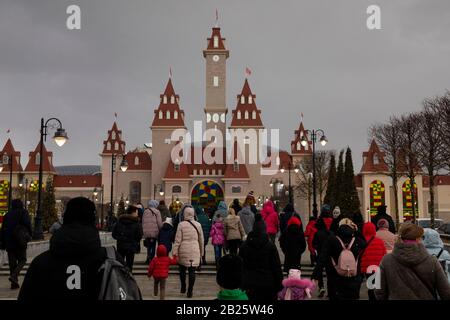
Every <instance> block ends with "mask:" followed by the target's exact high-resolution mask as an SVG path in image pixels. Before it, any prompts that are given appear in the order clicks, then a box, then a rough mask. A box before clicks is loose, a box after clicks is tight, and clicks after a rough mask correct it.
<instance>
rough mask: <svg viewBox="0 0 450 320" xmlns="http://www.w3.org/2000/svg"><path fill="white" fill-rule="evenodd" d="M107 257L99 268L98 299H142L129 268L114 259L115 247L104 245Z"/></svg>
mask: <svg viewBox="0 0 450 320" xmlns="http://www.w3.org/2000/svg"><path fill="white" fill-rule="evenodd" d="M105 249H106V254H107V258H106V259H105V262H103V264H102V266H101V267H100V269H99V272H103V278H102V284H101V287H100V293H99V296H98V299H99V300H142V294H141V291H140V290H139V287H138V285H137V283H136V280H135V279H134V277H133V275H132V273H131V271H130V270H128V268H127V267H125V266H124V265H123V264H122V263H121V262H120V261H118V260H117V259H116V256H117V254H116V249H115V248H114V247H105Z"/></svg>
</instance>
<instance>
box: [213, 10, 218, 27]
mask: <svg viewBox="0 0 450 320" xmlns="http://www.w3.org/2000/svg"><path fill="white" fill-rule="evenodd" d="M214 27H215V28H218V27H219V10H217V9H216V24H215V25H214Z"/></svg>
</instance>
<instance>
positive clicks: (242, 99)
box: [241, 95, 245, 104]
mask: <svg viewBox="0 0 450 320" xmlns="http://www.w3.org/2000/svg"><path fill="white" fill-rule="evenodd" d="M244 103H245V97H244V95H242V96H241V104H244Z"/></svg>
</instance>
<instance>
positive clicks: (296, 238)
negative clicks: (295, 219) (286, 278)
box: [280, 223, 306, 272]
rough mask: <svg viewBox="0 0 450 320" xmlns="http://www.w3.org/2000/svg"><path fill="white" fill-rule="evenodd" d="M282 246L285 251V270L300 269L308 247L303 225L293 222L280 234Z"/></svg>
mask: <svg viewBox="0 0 450 320" xmlns="http://www.w3.org/2000/svg"><path fill="white" fill-rule="evenodd" d="M280 247H281V250H282V251H283V253H284V267H283V270H284V272H289V269H300V262H301V259H302V254H303V252H305V249H306V241H305V235H304V234H303V229H302V228H301V225H299V224H295V223H292V224H290V225H289V226H288V227H287V228H286V230H285V231H284V232H283V233H282V234H281V236H280Z"/></svg>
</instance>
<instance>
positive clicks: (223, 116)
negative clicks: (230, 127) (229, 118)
mask: <svg viewBox="0 0 450 320" xmlns="http://www.w3.org/2000/svg"><path fill="white" fill-rule="evenodd" d="M220 122H222V123H225V113H222V114H221V115H220Z"/></svg>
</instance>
